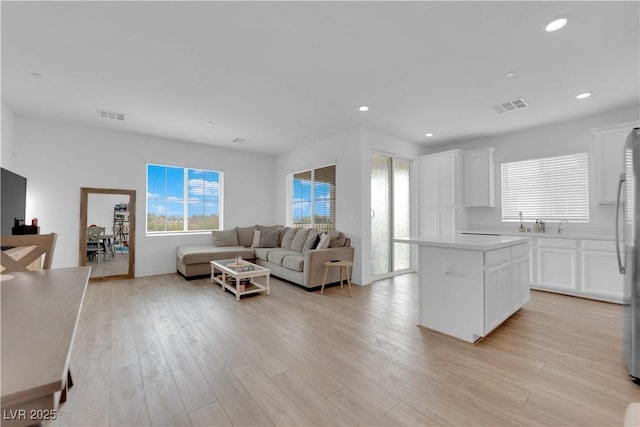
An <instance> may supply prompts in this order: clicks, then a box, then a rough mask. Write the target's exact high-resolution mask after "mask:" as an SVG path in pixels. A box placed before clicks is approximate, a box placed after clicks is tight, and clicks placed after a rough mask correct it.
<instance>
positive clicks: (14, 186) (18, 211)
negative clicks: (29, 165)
mask: <svg viewBox="0 0 640 427" xmlns="http://www.w3.org/2000/svg"><path fill="white" fill-rule="evenodd" d="M1 169H2V174H1V175H0V186H1V187H2V188H1V190H2V192H1V193H0V218H2V235H3V236H6V235H10V234H11V228H12V227H13V225H14V218H17V219H19V220H23V221H24V219H25V218H24V217H25V210H26V206H27V178H25V177H23V176H20V175H18V174H17V173H13V172H11V171H10V170H7V169H5V168H1Z"/></svg>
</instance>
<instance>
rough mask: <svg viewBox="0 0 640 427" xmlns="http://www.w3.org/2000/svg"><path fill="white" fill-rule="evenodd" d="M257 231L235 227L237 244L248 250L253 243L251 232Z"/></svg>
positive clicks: (250, 228) (251, 228)
mask: <svg viewBox="0 0 640 427" xmlns="http://www.w3.org/2000/svg"><path fill="white" fill-rule="evenodd" d="M255 230H257V227H255V226H253V227H242V228H240V227H236V233H238V244H240V245H242V246H244V247H246V248H248V247H250V246H251V243H252V242H253V232H254V231H255Z"/></svg>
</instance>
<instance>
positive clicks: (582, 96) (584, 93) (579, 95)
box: [576, 92, 593, 99]
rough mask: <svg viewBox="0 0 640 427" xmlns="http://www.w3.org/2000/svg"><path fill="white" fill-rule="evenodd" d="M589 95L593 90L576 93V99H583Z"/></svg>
mask: <svg viewBox="0 0 640 427" xmlns="http://www.w3.org/2000/svg"><path fill="white" fill-rule="evenodd" d="M591 95H593V92H582V93H580V94H578V95H576V99H585V98H588V97H590V96H591Z"/></svg>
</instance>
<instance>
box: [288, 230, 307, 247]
mask: <svg viewBox="0 0 640 427" xmlns="http://www.w3.org/2000/svg"><path fill="white" fill-rule="evenodd" d="M309 231H311V230H309V229H308V228H299V229H298V231H297V233H296V237H294V238H293V242H291V250H292V251H296V252H302V247H303V246H304V242H306V241H307V237H309Z"/></svg>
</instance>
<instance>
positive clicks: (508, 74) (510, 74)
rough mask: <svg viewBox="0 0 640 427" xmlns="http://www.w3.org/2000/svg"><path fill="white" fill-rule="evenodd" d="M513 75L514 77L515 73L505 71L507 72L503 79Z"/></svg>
mask: <svg viewBox="0 0 640 427" xmlns="http://www.w3.org/2000/svg"><path fill="white" fill-rule="evenodd" d="M515 75H516V72H515V71H507V72H506V73H505V77H513V76H515Z"/></svg>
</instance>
